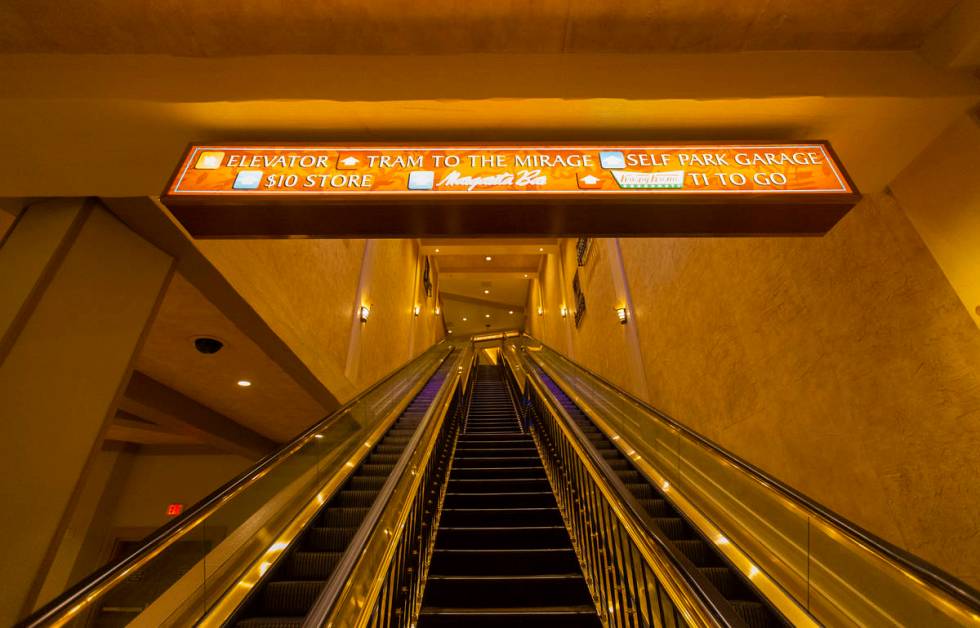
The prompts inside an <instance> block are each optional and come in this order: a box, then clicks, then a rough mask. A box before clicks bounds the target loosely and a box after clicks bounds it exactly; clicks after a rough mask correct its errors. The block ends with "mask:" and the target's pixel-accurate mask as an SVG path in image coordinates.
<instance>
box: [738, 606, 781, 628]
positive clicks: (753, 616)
mask: <svg viewBox="0 0 980 628" xmlns="http://www.w3.org/2000/svg"><path fill="white" fill-rule="evenodd" d="M731 604H732V606H733V607H734V608H735V612H736V613H738V615H739V617H741V618H742V620H743V621H744V622H745V623H746V624H748V625H749V626H752V627H753V628H754V627H755V626H776V625H778V624H777V623H776V622H775V620H774V618H773V616H772V612H771V611H770V610H769V609H768V608H766V607H765V606H763V605H762V604H760V603H759V602H746V601H743V600H732V601H731Z"/></svg>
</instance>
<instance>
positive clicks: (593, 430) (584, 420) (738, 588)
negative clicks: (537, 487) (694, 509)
mask: <svg viewBox="0 0 980 628" xmlns="http://www.w3.org/2000/svg"><path fill="white" fill-rule="evenodd" d="M537 374H538V376H539V377H540V378H541V380H542V381H543V382H544V383H545V385H546V386H547V388H548V390H549V391H550V392H551V394H552V395H554V398H555V400H556V401H557V402H558V403H559V404H560V405H561V407H562V408H563V409H564V410H565V411H566V412H567V413H568V415H569V416H570V417H571V418H572V420H574V421H575V423H576V424H577V425H578V427H579V429H580V430H581V431H582V433H583V434H584V435H585V436H586V438H588V440H589V442H590V443H591V444H592V446H593V447H594V448H595V449H596V450H597V451H598V452H599V453H600V454H601V455H602V457H603V458H604V459H605V460H606V462H607V463H608V464H609V466H610V467H612V469H613V471H614V472H615V473H616V475H617V476H618V477H619V479H620V480H621V481H622V483H623V485H625V486H626V488H627V489H628V490H629V492H630V493H632V495H633V496H634V497H635V498H636V499H637V500H638V501H639V503H640V504H641V506H642V507H643V509H644V510H645V511H646V512H647V514H649V515H650V517H652V519H653V522H654V524H655V525H656V527H657V528H658V529H659V530H660V532H662V533H663V535H664V536H665V537H666V538H667V539H669V541H670V543H672V544H673V545H674V547H675V548H677V550H679V551H680V552H681V553H682V554H683V555H684V556H685V557H686V558H687V559H688V560H689V561H690V562H691V563H692V565H693V567H694V568H696V569H697V570H698V572H700V573H701V574H702V575H703V576H704V577H705V578H706V579H707V580H708V581H709V582H710V583H711V585H712V586H714V587H715V588H716V589H717V590H718V592H719V593H721V595H722V596H723V597H724V598H725V599H726V600H727V601H728V603H729V604H730V605H731V606H732V608H733V609H734V610H735V612H736V613H737V614H738V616H739V618H740V619H741V620H742V621H744V622H745V624H746V625H748V626H752V627H753V628H754V627H759V628H763V627H770V626H783V625H786V623H785V621H784V620H783V619H782V617H780V615H779V614H778V613H776V612H775V611H774V610H773V609H772V608H771V607H770V606H769V605H768V604H767V603H766V602H765V601H764V598H763V597H762V596H761V595H760V594H759V592H758V591H756V590H755V589H754V588H753V587H751V586H750V585H749V584H748V583H746V582H745V581H744V580H743V579H742V578H741V576H740V575H739V573H738V571H737V570H736V569H734V568H733V567H732V566H731V565H729V564H728V563H727V562H726V561H725V560H724V558H723V557H722V556H721V554H720V553H719V552H718V550H717V549H716V547H715V544H713V543H709V542H707V540H706V539H705V538H703V537H702V536H701V535H700V534H699V533H698V532H696V531H695V530H694V529H693V528H692V526H691V525H690V524H689V523H688V522H687V521H686V519H684V517H683V516H682V515H681V514H680V513H679V512H678V510H677V508H675V507H674V506H673V505H672V504H671V502H670V501H668V500H667V498H666V496H665V495H664V494H663V493H662V492H661V490H660V489H659V488H658V487H656V486H653V485H652V484H651V483H650V482H648V481H647V480H646V479H645V478H644V477H643V476H642V475H641V474H640V472H639V471H637V470H636V468H634V467H633V465H632V463H631V462H630V461H629V460H628V459H627V458H626V457H625V456H624V455H623V454H622V453H621V452H620V451H619V449H617V448H616V446H615V444H614V443H613V442H612V441H611V440H609V439H608V438H607V437H606V436H605V435H604V434H603V433H602V432H601V431H600V430H599V428H598V427H596V426H595V425H594V424H593V423H592V421H590V420H589V418H588V417H587V416H586V414H585V413H584V412H583V411H582V410H581V409H580V408H579V407H578V406H577V405H575V403H574V402H573V401H572V400H571V398H569V396H568V395H566V394H565V393H564V391H562V389H561V388H560V387H559V386H558V385H557V384H556V383H555V382H554V381H553V380H552V379H551V378H550V377H549V376H548V375H547V374H545V373H544V372H541V371H538V372H537Z"/></svg>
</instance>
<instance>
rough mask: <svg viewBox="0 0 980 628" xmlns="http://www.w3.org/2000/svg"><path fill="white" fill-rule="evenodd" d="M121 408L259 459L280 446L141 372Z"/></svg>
mask: <svg viewBox="0 0 980 628" xmlns="http://www.w3.org/2000/svg"><path fill="white" fill-rule="evenodd" d="M119 408H120V409H121V410H123V411H125V412H129V413H131V414H135V415H136V416H138V417H141V418H143V419H146V420H149V421H152V422H153V423H156V424H157V425H160V426H163V427H165V428H169V429H171V430H173V431H174V432H176V433H178V434H185V435H188V436H191V437H193V438H194V439H195V440H197V441H198V442H202V443H206V444H208V445H213V446H214V447H217V448H218V449H221V450H223V451H227V452H231V453H236V454H242V455H245V456H249V457H252V458H256V457H260V456H264V455H265V454H268V453H269V452H270V451H272V450H273V449H275V448H276V447H277V446H278V443H276V442H275V441H272V440H270V439H268V438H266V437H265V436H262V435H261V434H258V433H256V432H253V431H252V430H250V429H248V428H247V427H245V426H243V425H241V424H239V423H237V422H235V421H234V420H232V419H230V418H228V417H226V416H225V415H223V414H219V413H218V412H215V411H214V410H212V409H211V408H208V407H207V406H204V405H201V404H200V403H198V402H196V401H194V400H193V399H191V398H190V397H188V396H186V395H184V394H182V393H180V392H177V391H176V390H174V389H172V388H169V387H167V386H165V385H163V384H161V383H160V382H158V381H156V380H155V379H153V378H151V377H149V376H147V375H144V374H143V373H140V372H139V371H133V376H132V378H130V380H129V385H128V386H127V387H126V392H125V393H124V395H123V399H122V401H121V402H120V403H119Z"/></svg>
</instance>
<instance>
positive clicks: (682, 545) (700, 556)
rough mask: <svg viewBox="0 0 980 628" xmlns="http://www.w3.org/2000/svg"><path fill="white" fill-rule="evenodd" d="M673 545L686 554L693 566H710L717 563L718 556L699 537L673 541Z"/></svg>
mask: <svg viewBox="0 0 980 628" xmlns="http://www.w3.org/2000/svg"><path fill="white" fill-rule="evenodd" d="M674 546H675V547H676V548H677V549H679V550H680V551H681V553H682V554H684V555H685V556H687V557H688V559H690V561H691V562H692V563H694V566H695V567H710V566H712V565H716V564H718V558H717V557H716V556H715V555H714V553H713V552H712V551H711V548H709V547H708V544H707V543H705V542H704V541H702V540H700V539H693V540H685V541H674Z"/></svg>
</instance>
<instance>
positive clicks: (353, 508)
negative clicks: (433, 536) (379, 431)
mask: <svg viewBox="0 0 980 628" xmlns="http://www.w3.org/2000/svg"><path fill="white" fill-rule="evenodd" d="M445 378H446V368H445V367H443V368H441V369H440V370H439V371H438V372H436V374H435V375H433V376H432V378H431V379H430V380H429V381H428V382H427V383H426V384H425V386H424V387H423V388H422V390H421V392H419V394H418V395H417V396H416V397H415V398H414V399H413V400H412V401H411V403H410V404H409V405H408V407H407V408H406V409H405V410H404V412H402V414H401V416H399V417H398V420H397V421H396V422H395V423H394V424H393V425H392V426H391V428H390V429H389V430H388V431H387V433H385V435H384V438H382V439H381V441H380V442H378V444H377V445H375V446H374V449H373V450H372V451H371V454H370V455H369V456H368V458H367V459H366V461H365V462H364V463H363V464H362V465H361V466H360V467H359V468H358V469H357V471H355V472H354V474H353V475H352V476H351V477H350V479H348V480H347V482H346V483H345V485H344V486H343V487H342V488H341V489H340V490H339V491H338V492H337V493H336V494H335V495H334V497H333V498H332V499H330V501H328V502H327V503H326V504H325V505H324V506H323V508H322V509H321V510H320V512H319V513H318V514H317V515H316V517H315V518H314V519H313V521H312V522H311V524H310V525H309V526H308V527H307V528H306V530H304V531H303V532H302V534H301V535H300V536H299V537H298V539H297V540H296V541H295V542H294V543H293V544H292V545H291V546H290V548H289V550H288V552H287V554H286V555H285V556H283V557H282V559H281V560H280V561H278V563H277V565H276V567H275V568H274V569H272V570H270V571H269V573H268V575H267V576H266V577H265V578H264V579H263V580H262V581H261V582H260V583H259V584H258V586H257V587H256V588H255V589H254V590H253V592H252V594H251V595H250V596H249V598H248V601H247V602H246V604H244V605H243V606H242V608H241V609H240V610H239V611H238V612H237V613H236V614H235V616H234V617H233V618H232V620H231V621H230V622H228V624H229V625H233V626H237V627H238V628H299V627H300V626H302V624H303V620H304V618H305V617H306V616H307V614H309V612H310V609H311V608H312V606H313V604H314V602H315V601H316V599H317V598H318V597H319V595H320V593H321V591H322V590H323V588H324V587H325V586H326V584H327V580H328V579H329V578H330V576H331V574H332V573H333V571H334V569H335V568H336V566H337V564H338V562H339V561H340V559H341V557H342V556H343V553H344V551H345V550H346V549H347V547H348V545H350V542H351V540H352V539H353V538H354V534H355V532H357V530H358V528H360V526H361V523H362V522H363V520H364V517H365V515H366V514H367V512H368V509H369V508H370V506H371V505H372V504H373V503H374V501H375V499H376V498H377V496H378V492H379V491H380V490H381V487H382V486H383V485H384V483H385V481H386V480H387V479H388V476H389V475H390V473H391V471H392V469H394V467H395V463H396V462H397V461H398V458H399V457H400V456H401V454H402V451H403V450H404V449H405V447H406V445H407V444H408V442H409V440H410V439H411V437H412V435H413V434H414V433H415V431H416V429H417V428H418V425H419V421H420V420H421V419H422V417H423V416H424V415H425V412H426V410H428V408H429V406H431V405H432V402H433V399H434V398H435V395H436V392H437V391H438V390H439V388H440V387H441V386H442V383H443V381H444V380H445Z"/></svg>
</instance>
